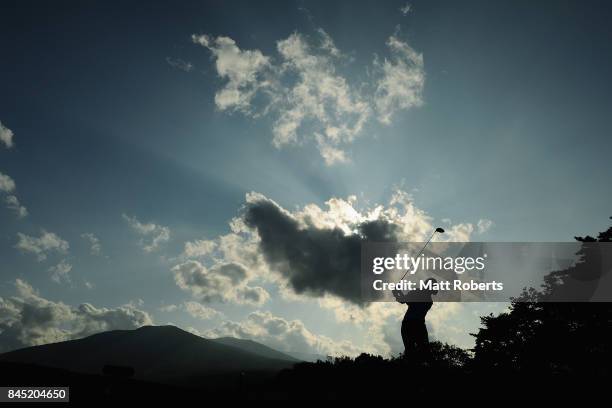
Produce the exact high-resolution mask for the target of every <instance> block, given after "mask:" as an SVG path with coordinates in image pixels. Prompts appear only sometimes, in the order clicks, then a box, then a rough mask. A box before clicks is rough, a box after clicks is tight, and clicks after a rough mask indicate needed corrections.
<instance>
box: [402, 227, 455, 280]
mask: <svg viewBox="0 0 612 408" xmlns="http://www.w3.org/2000/svg"><path fill="white" fill-rule="evenodd" d="M436 232H437V233H438V234H444V228H441V227H438V228H436V229H435V230H434V232H432V233H431V236H430V237H429V239H428V240H427V242H425V245H423V248H421V250H420V251H419V253H418V254H417V256H416V257H415V258H418V257H419V256H420V255H421V254H422V253H423V251H424V250H425V248H426V247H427V244H429V241H431V239H432V238H433V236H434V235H435V234H436ZM407 274H408V271H406V272H404V276H402V278H401V279H400V280H399V281H400V282H401V281H402V279H404V278H405V277H406V275H407Z"/></svg>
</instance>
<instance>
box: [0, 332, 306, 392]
mask: <svg viewBox="0 0 612 408" xmlns="http://www.w3.org/2000/svg"><path fill="white" fill-rule="evenodd" d="M0 361H11V362H18V363H26V364H36V365H40V366H48V367H57V368H62V369H66V370H70V371H74V372H81V373H90V374H100V373H101V370H102V368H103V367H104V366H105V365H116V366H129V367H132V368H133V369H134V370H135V378H136V379H142V380H148V381H156V382H164V383H169V384H185V383H190V382H197V381H199V379H200V378H204V377H206V376H211V375H216V376H222V375H227V374H231V373H238V372H245V371H252V372H255V371H257V372H277V371H279V370H281V369H283V368H289V367H291V366H292V365H293V364H294V363H296V362H298V361H299V360H297V359H295V358H293V357H291V356H288V355H286V354H283V353H281V352H279V351H276V350H274V349H272V348H269V347H266V346H264V345H262V344H259V343H256V342H254V341H251V340H240V339H235V338H231V337H224V338H220V339H212V340H211V339H205V338H202V337H199V336H196V335H194V334H192V333H189V332H186V331H184V330H181V329H179V328H178V327H175V326H143V327H141V328H138V329H135V330H113V331H108V332H103V333H98V334H94V335H92V336H89V337H85V338H82V339H78V340H69V341H64V342H60V343H52V344H45V345H41V346H34V347H27V348H23V349H19V350H15V351H10V352H8V353H4V354H1V355H0Z"/></svg>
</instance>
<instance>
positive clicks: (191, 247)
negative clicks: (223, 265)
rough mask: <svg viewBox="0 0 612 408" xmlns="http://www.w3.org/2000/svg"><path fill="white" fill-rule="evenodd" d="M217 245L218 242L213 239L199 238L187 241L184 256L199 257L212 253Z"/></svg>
mask: <svg viewBox="0 0 612 408" xmlns="http://www.w3.org/2000/svg"><path fill="white" fill-rule="evenodd" d="M216 247H217V244H216V243H215V242H214V241H211V240H204V239H199V240H195V241H191V242H185V250H184V251H183V256H184V257H186V258H199V257H202V256H206V255H209V254H211V253H212V252H213V251H214V250H215V248H216Z"/></svg>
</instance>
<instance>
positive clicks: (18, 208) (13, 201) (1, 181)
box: [0, 173, 28, 218]
mask: <svg viewBox="0 0 612 408" xmlns="http://www.w3.org/2000/svg"><path fill="white" fill-rule="evenodd" d="M16 188H17V186H16V184H15V181H14V180H13V179H12V178H11V177H10V176H8V175H6V174H2V173H0V193H5V194H7V196H6V197H5V198H4V202H5V204H6V207H7V208H8V209H9V210H12V211H14V212H15V214H17V217H18V218H23V217H25V216H27V215H28V209H27V208H26V207H24V206H23V205H21V203H20V202H19V199H18V198H17V196H16V195H14V194H10V193H12V192H14V191H15V189H16Z"/></svg>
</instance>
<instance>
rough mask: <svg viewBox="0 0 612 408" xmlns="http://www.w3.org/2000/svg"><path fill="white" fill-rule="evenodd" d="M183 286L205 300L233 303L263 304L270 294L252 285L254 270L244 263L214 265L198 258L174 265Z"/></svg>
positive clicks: (175, 277)
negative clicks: (206, 265) (209, 265)
mask: <svg viewBox="0 0 612 408" xmlns="http://www.w3.org/2000/svg"><path fill="white" fill-rule="evenodd" d="M172 273H173V274H174V280H175V282H176V284H177V285H178V287H179V288H181V289H183V290H185V291H187V292H190V293H191V294H192V295H193V296H194V297H196V298H198V299H199V300H200V301H202V302H206V303H208V302H231V303H237V304H247V305H261V304H263V303H265V302H266V301H267V300H268V299H269V298H270V295H269V294H268V292H267V291H266V290H265V289H264V288H262V287H260V286H254V287H252V286H249V285H248V281H249V279H250V278H251V276H250V271H248V270H247V269H246V268H245V267H244V266H243V265H240V264H237V263H232V262H227V263H217V264H215V265H213V266H212V267H210V268H207V267H205V266H204V265H202V264H201V263H200V262H198V261H187V262H184V263H182V264H179V265H176V266H175V267H173V268H172Z"/></svg>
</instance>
